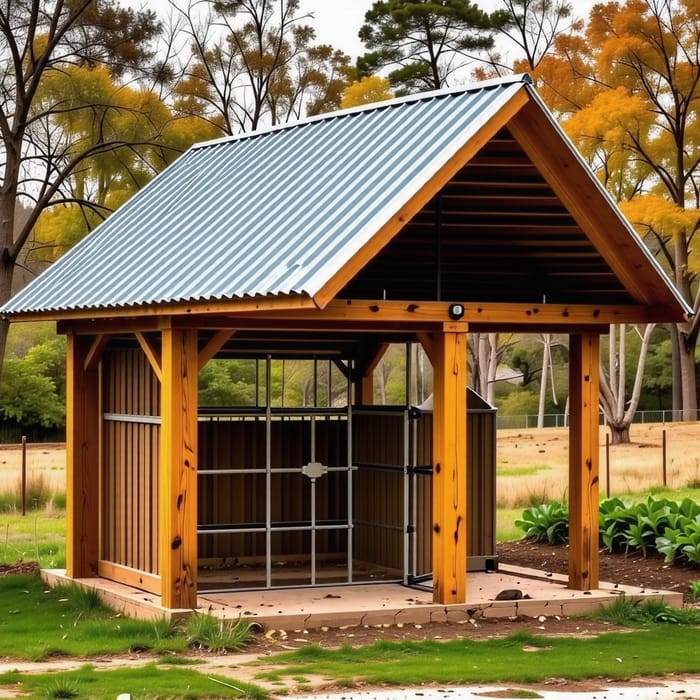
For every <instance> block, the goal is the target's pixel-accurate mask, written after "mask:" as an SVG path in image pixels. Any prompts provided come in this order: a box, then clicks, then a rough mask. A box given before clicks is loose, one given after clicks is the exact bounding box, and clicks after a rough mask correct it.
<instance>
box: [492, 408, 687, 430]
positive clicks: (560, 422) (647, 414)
mask: <svg viewBox="0 0 700 700" xmlns="http://www.w3.org/2000/svg"><path fill="white" fill-rule="evenodd" d="M684 415H685V414H684V411H681V410H675V411H674V410H671V409H668V410H659V411H637V413H636V414H635V416H634V418H633V420H632V422H633V423H678V422H681V421H683V420H686V419H687V418H684ZM694 420H700V410H698V411H695V418H694ZM599 422H600V425H605V414H604V413H601V414H600V416H599ZM568 425H569V414H568V413H546V414H545V415H544V416H543V417H542V427H543V428H566V427H567V426H568ZM537 427H538V416H537V414H534V413H533V414H523V415H514V416H508V415H499V414H498V413H497V414H496V428H497V429H498V428H501V429H504V430H507V429H517V430H534V429H535V428H537Z"/></svg>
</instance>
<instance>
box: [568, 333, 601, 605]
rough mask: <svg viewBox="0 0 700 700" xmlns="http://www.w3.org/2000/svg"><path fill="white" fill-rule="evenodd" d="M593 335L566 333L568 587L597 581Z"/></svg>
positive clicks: (583, 587) (591, 585)
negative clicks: (567, 347)
mask: <svg viewBox="0 0 700 700" xmlns="http://www.w3.org/2000/svg"><path fill="white" fill-rule="evenodd" d="M599 346H600V338H599V336H598V335H596V334H593V333H590V334H588V333H587V334H580V335H578V334H577V335H572V336H570V338H569V587H570V588H574V589H576V590H580V591H588V590H591V589H594V588H597V587H598V583H599V581H598V579H599V558H598V512H599V496H598V492H599V471H598V470H599V449H600V445H599V427H598V426H599V408H598V398H599V396H598V394H599V374H598V372H599V361H600V360H599V354H600V347H599Z"/></svg>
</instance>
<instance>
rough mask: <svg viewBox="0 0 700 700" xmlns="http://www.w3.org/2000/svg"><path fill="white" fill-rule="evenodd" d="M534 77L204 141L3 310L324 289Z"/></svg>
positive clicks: (310, 292) (58, 308) (62, 308)
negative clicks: (399, 210) (235, 136)
mask: <svg viewBox="0 0 700 700" xmlns="http://www.w3.org/2000/svg"><path fill="white" fill-rule="evenodd" d="M523 82H524V80H523V78H514V79H510V80H504V81H494V82H489V83H482V84H479V85H477V86H474V87H472V88H465V89H464V90H461V91H457V92H436V93H428V94H424V95H418V96H412V97H409V98H405V99H402V100H393V101H390V102H387V103H381V104H379V105H375V106H372V107H370V108H364V109H361V110H349V111H346V112H338V113H334V114H331V115H327V116H322V117H317V118H314V119H310V120H306V121H303V122H298V123H296V124H291V125H285V126H283V127H277V128H274V129H270V130H268V131H265V132H256V133H252V134H248V135H244V136H241V137H237V138H231V139H222V140H218V141H214V142H209V143H205V144H200V145H198V146H195V147H193V148H192V149H190V150H189V151H188V152H187V153H185V154H184V155H183V156H182V157H181V158H179V159H178V160H177V161H176V162H175V163H173V164H172V165H171V166H170V167H168V168H167V169H166V170H165V171H163V172H162V173H161V174H160V175H158V176H157V177H156V178H154V180H153V181H152V182H151V183H149V185H148V186H146V187H145V188H144V189H142V190H141V191H140V192H138V193H137V194H136V195H134V196H133V197H132V198H131V199H130V200H129V201H128V202H127V203H126V204H124V205H123V206H122V207H121V208H120V209H119V210H118V211H116V212H115V213H114V214H112V216H110V217H109V219H107V220H106V221H105V222H104V223H103V224H101V225H100V226H99V227H98V228H97V229H95V230H94V231H93V232H92V233H91V234H90V235H88V236H87V237H86V238H85V239H84V240H83V241H81V242H80V243H79V244H77V245H76V246H75V247H74V248H73V249H72V250H70V251H69V252H68V253H66V254H65V255H64V256H63V257H62V258H61V259H60V260H58V261H57V262H56V263H54V264H53V265H51V267H49V268H48V270H46V271H45V272H44V273H43V274H42V275H40V276H39V277H38V278H37V279H36V280H34V281H33V282H32V283H31V284H30V285H29V286H28V287H26V288H25V289H24V290H23V291H21V292H20V293H19V294H17V295H16V296H15V297H14V298H13V299H12V300H10V302H8V303H7V304H6V305H5V306H4V307H3V308H2V309H1V311H2V312H4V313H8V314H13V313H29V312H48V311H66V310H72V309H75V310H78V309H91V308H94V309H99V308H110V307H126V306H133V305H140V304H156V303H167V302H179V301H185V302H187V301H196V300H207V299H234V298H242V297H245V296H256V295H279V294H294V293H296V294H302V293H305V294H308V295H309V296H312V297H313V295H314V293H315V292H317V291H318V290H319V289H320V288H321V287H322V286H323V285H324V283H326V282H327V281H328V280H329V279H330V278H331V277H332V276H333V274H334V273H335V272H336V271H337V270H338V269H339V268H340V267H341V266H342V265H343V264H344V263H346V262H347V261H348V260H349V259H351V257H352V255H353V254H354V253H355V252H357V251H358V250H360V249H361V247H362V246H363V245H364V244H365V243H366V242H367V241H368V240H370V239H371V237H372V236H373V235H374V234H375V233H376V232H377V231H378V230H379V229H380V228H381V226H382V225H383V224H384V223H385V222H386V221H387V220H388V219H389V218H390V217H391V216H392V215H393V214H395V212H396V211H397V210H398V209H399V208H400V207H401V206H402V204H403V203H404V202H405V201H407V200H408V198H409V197H410V196H411V195H412V194H413V193H414V192H415V191H416V189H417V188H418V187H419V186H421V185H422V184H423V183H424V182H425V181H426V180H427V179H429V178H430V177H431V176H432V175H433V174H434V173H436V172H437V171H439V169H440V168H441V167H442V166H443V165H444V163H445V162H446V161H447V160H448V159H449V158H450V157H451V156H452V155H453V154H454V153H455V152H456V150H457V149H458V148H459V147H460V146H461V145H463V144H464V143H465V142H466V141H468V139H469V138H470V137H471V136H472V135H473V134H474V133H476V131H477V130H478V129H479V128H480V127H481V126H482V125H484V124H485V123H486V122H488V120H489V119H491V118H492V117H493V116H494V115H495V114H496V113H497V112H498V111H499V110H500V109H501V108H502V107H503V106H504V105H505V104H507V102H508V101H509V100H510V99H511V98H512V96H513V94H514V93H515V92H516V91H518V90H521V89H524V84H523Z"/></svg>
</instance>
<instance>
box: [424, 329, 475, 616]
mask: <svg viewBox="0 0 700 700" xmlns="http://www.w3.org/2000/svg"><path fill="white" fill-rule="evenodd" d="M430 357H431V361H432V362H433V382H434V389H433V600H434V601H435V602H436V603H445V604H447V603H464V602H466V599H467V327H466V324H458V323H454V324H446V325H445V327H444V330H443V332H442V333H436V334H435V335H434V336H432V347H431V352H430Z"/></svg>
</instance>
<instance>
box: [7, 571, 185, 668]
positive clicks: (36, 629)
mask: <svg viewBox="0 0 700 700" xmlns="http://www.w3.org/2000/svg"><path fill="white" fill-rule="evenodd" d="M187 647H188V642H187V639H186V638H185V636H184V635H175V634H173V635H170V636H164V635H163V634H162V633H160V632H159V630H158V626H157V625H156V624H154V623H152V622H147V621H141V620H133V619H129V618H124V617H120V616H118V615H115V614H114V612H113V611H112V610H110V609H109V608H106V607H104V606H102V605H101V604H100V602H99V599H98V598H97V596H96V595H95V593H94V592H93V591H90V590H89V589H88V590H86V589H84V588H81V587H80V586H77V585H70V586H59V587H56V588H54V589H50V588H48V587H47V586H46V585H45V584H44V582H43V581H42V579H41V578H40V577H38V576H30V575H26V576H5V577H2V578H0V656H10V657H12V658H19V659H27V660H31V661H39V660H43V659H47V658H50V657H54V656H72V657H79V658H89V657H91V656H96V655H99V654H123V653H126V652H129V651H133V650H152V651H154V652H161V653H164V652H171V651H176V652H180V651H184V650H186V649H187Z"/></svg>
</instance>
